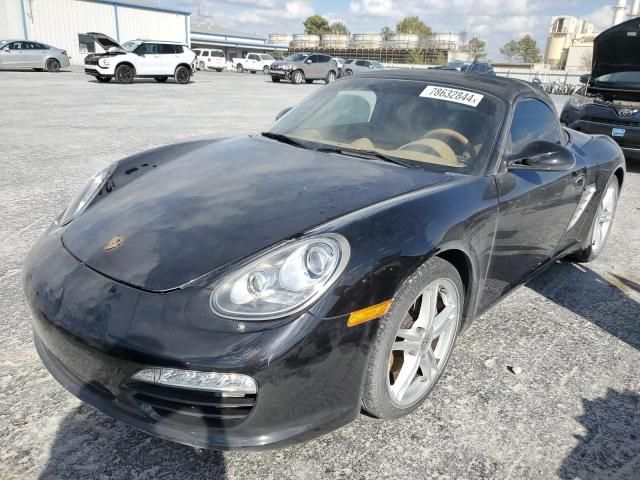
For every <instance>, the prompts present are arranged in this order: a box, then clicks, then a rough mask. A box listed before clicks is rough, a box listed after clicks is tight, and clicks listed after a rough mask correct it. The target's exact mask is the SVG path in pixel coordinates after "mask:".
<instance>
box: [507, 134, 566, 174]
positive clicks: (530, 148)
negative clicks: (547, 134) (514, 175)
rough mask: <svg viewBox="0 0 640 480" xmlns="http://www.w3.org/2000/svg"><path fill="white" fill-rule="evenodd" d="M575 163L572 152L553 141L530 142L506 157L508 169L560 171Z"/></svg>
mask: <svg viewBox="0 0 640 480" xmlns="http://www.w3.org/2000/svg"><path fill="white" fill-rule="evenodd" d="M575 164H576V159H575V157H574V156H573V153H571V151H570V150H569V149H568V148H565V147H563V146H562V145H558V144H557V143H553V142H546V141H536V142H531V143H530V144H528V145H527V146H526V147H524V148H523V149H522V151H520V152H518V153H516V154H514V155H510V156H509V158H508V159H507V168H508V169H509V170H515V169H528V170H545V171H561V170H569V169H571V168H573V167H574V166H575Z"/></svg>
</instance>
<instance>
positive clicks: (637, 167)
mask: <svg viewBox="0 0 640 480" xmlns="http://www.w3.org/2000/svg"><path fill="white" fill-rule="evenodd" d="M627 173H640V160H631V159H628V158H627Z"/></svg>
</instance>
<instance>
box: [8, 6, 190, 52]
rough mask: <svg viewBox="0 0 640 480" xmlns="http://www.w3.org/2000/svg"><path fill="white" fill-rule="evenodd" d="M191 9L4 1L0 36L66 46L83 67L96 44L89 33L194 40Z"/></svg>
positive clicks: (120, 37) (187, 42) (181, 40)
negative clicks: (188, 10) (191, 31)
mask: <svg viewBox="0 0 640 480" xmlns="http://www.w3.org/2000/svg"><path fill="white" fill-rule="evenodd" d="M189 16H190V13H189V12H186V11H182V10H175V9H171V8H164V7H159V6H158V4H157V3H154V2H150V1H142V0H122V1H120V0H2V1H0V38H6V39H13V38H16V39H26V40H37V41H40V42H44V43H48V44H50V45H54V46H56V47H59V48H63V49H65V50H67V52H68V54H69V55H70V57H71V64H72V65H82V64H83V63H84V57H85V56H86V54H88V53H91V52H94V51H95V47H96V46H95V44H94V43H93V41H92V40H91V38H90V37H87V36H86V35H83V34H84V33H86V32H101V33H104V34H106V35H109V36H110V37H113V38H115V39H116V40H118V41H122V42H125V41H127V40H132V39H135V38H152V39H156V40H169V41H175V42H184V43H186V44H189V39H190V25H189V24H190V22H189Z"/></svg>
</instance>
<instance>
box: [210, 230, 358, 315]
mask: <svg viewBox="0 0 640 480" xmlns="http://www.w3.org/2000/svg"><path fill="white" fill-rule="evenodd" d="M350 253H351V251H350V248H349V242H347V240H346V239H345V238H344V237H343V236H341V235H338V234H334V233H332V234H325V235H321V236H317V237H311V238H306V239H303V240H299V241H296V242H293V243H291V244H288V245H285V246H283V247H281V248H278V249H276V250H273V251H270V252H268V253H266V254H264V255H263V256H261V257H259V258H257V259H255V260H253V261H252V262H250V263H249V264H248V265H245V266H243V267H241V268H240V269H239V270H237V271H235V272H233V273H232V274H230V275H228V276H227V277H225V278H223V279H222V280H221V281H220V282H219V283H217V284H216V285H214V289H213V292H212V293H211V297H210V305H211V309H212V310H213V312H214V313H215V314H217V315H220V316H221V317H226V318H235V319H245V320H271V319H274V318H281V317H284V316H286V315H290V314H292V313H296V312H299V311H300V310H302V309H304V308H305V307H307V306H309V305H310V304H311V303H312V302H314V301H315V300H317V299H318V298H319V297H320V296H321V295H322V294H323V293H324V292H326V291H327V289H328V288H329V287H330V286H331V285H332V284H333V283H334V282H335V281H336V279H337V278H338V277H339V276H340V274H341V273H342V272H343V271H344V269H345V267H346V266H347V262H348V261H349V255H350Z"/></svg>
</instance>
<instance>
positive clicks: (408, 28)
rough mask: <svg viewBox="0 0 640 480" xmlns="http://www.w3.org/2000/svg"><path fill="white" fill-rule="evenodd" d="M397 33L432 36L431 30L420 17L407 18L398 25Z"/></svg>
mask: <svg viewBox="0 0 640 480" xmlns="http://www.w3.org/2000/svg"><path fill="white" fill-rule="evenodd" d="M396 32H398V33H414V34H416V35H420V36H427V35H431V28H430V27H429V26H428V25H427V24H426V23H424V22H423V21H422V20H420V19H419V18H418V17H405V18H403V19H402V20H400V21H399V22H398V24H397V25H396Z"/></svg>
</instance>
